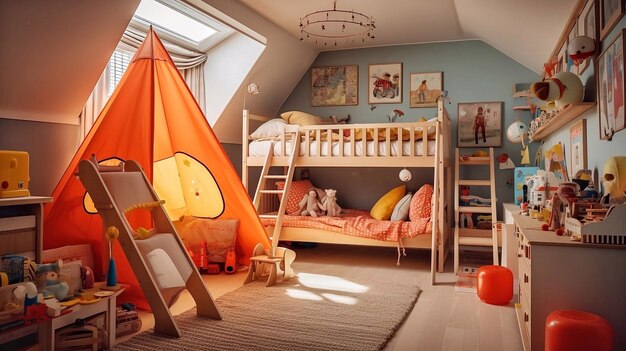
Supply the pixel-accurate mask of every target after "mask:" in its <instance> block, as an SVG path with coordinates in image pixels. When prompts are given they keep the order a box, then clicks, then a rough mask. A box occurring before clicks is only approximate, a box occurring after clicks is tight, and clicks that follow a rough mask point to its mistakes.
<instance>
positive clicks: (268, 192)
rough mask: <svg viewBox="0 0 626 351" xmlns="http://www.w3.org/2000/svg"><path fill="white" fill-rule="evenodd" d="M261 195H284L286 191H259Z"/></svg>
mask: <svg viewBox="0 0 626 351" xmlns="http://www.w3.org/2000/svg"><path fill="white" fill-rule="evenodd" d="M259 192H260V193H261V194H282V193H284V190H259Z"/></svg>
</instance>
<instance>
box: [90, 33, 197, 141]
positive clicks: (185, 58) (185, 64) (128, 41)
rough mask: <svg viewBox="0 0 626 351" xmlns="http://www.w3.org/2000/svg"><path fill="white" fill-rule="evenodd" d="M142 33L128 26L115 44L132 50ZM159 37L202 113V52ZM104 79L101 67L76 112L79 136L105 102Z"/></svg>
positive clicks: (140, 39) (143, 34)
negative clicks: (79, 126)
mask: <svg viewBox="0 0 626 351" xmlns="http://www.w3.org/2000/svg"><path fill="white" fill-rule="evenodd" d="M145 37H146V32H145V31H143V30H140V29H137V28H133V27H128V28H126V31H125V32H124V35H123V36H122V39H121V40H120V43H119V44H118V48H119V49H122V50H126V51H129V52H135V51H136V50H137V49H138V48H139V46H140V45H141V43H143V41H144V39H145ZM161 41H162V42H163V45H164V46H165V48H166V49H167V51H168V52H169V54H170V56H171V57H172V60H173V61H174V64H175V65H176V68H178V70H179V71H180V73H181V75H182V76H183V78H184V79H185V82H186V83H187V86H189V90H191V94H192V95H193V96H194V98H195V99H196V101H197V102H198V106H200V109H201V110H202V113H204V112H205V105H206V104H205V101H206V97H205V95H204V64H205V62H206V59H207V55H206V53H202V52H198V51H194V50H189V49H186V48H183V47H181V46H178V45H176V44H172V43H170V42H167V41H166V40H163V39H162V40H161ZM107 80H108V75H107V70H106V69H105V70H104V72H103V73H102V75H101V76H100V79H98V82H97V83H96V86H95V88H94V90H93V91H92V92H91V95H89V98H88V99H87V103H86V104H85V106H84V107H83V110H82V112H81V114H80V123H81V140H82V139H84V138H85V136H86V135H87V133H88V132H89V129H91V126H93V124H94V122H95V121H96V119H97V118H98V115H99V114H100V111H102V108H104V105H105V104H106V102H107Z"/></svg>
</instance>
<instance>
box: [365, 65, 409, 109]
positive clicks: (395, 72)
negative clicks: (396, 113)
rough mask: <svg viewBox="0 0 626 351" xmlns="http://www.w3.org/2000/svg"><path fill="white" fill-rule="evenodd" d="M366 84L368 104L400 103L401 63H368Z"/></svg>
mask: <svg viewBox="0 0 626 351" xmlns="http://www.w3.org/2000/svg"><path fill="white" fill-rule="evenodd" d="M367 76H368V77H369V82H368V86H367V96H368V102H369V103H370V104H399V103H402V63H383V64H372V65H369V72H368V75H367Z"/></svg>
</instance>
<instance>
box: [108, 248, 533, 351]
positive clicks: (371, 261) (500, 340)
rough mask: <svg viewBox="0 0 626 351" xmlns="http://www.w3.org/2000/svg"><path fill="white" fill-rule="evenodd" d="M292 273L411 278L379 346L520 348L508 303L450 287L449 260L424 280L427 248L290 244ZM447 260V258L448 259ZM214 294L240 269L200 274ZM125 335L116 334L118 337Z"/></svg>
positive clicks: (232, 283)
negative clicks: (411, 290) (403, 313)
mask: <svg viewBox="0 0 626 351" xmlns="http://www.w3.org/2000/svg"><path fill="white" fill-rule="evenodd" d="M296 253H297V255H298V257H297V259H296V263H295V264H294V268H295V270H296V273H300V272H303V273H310V274H323V275H333V276H340V277H341V278H344V279H348V280H349V279H358V280H363V279H364V278H367V279H377V280H379V279H380V280H389V281H392V280H394V279H409V280H414V281H415V282H416V283H417V284H418V286H420V287H421V289H422V293H421V295H420V297H419V299H418V301H417V303H416V304H415V307H414V308H413V311H412V312H411V313H410V314H409V316H408V317H407V319H406V320H405V322H404V324H403V325H402V326H401V327H400V329H399V330H398V331H397V333H396V334H395V335H394V337H393V338H392V340H391V341H390V342H389V344H388V345H387V347H386V348H385V350H388V351H391V350H394V351H403V350H411V351H414V350H506V351H516V350H522V344H521V339H520V335H519V330H518V329H517V322H516V318H515V311H514V308H513V304H512V303H511V304H509V305H508V306H492V305H488V304H484V303H482V302H481V301H480V300H479V299H478V297H477V296H476V294H475V293H468V292H460V291H455V287H454V285H455V282H456V277H455V276H454V274H453V273H452V264H451V263H452V262H448V264H447V266H446V273H440V274H438V275H437V280H438V284H437V285H435V286H431V285H430V269H429V264H430V253H429V252H428V251H420V250H407V257H404V258H403V259H402V264H401V266H400V267H397V266H396V264H395V263H396V250H395V248H372V247H355V246H333V245H319V246H318V247H316V248H309V249H296ZM448 261H452V260H451V259H450V260H448ZM204 278H205V282H206V284H207V286H208V287H209V290H210V291H211V294H212V295H213V297H214V298H217V297H219V296H221V295H223V294H225V293H226V292H229V291H232V290H234V289H237V288H238V287H240V286H241V285H242V283H243V280H244V279H245V272H239V273H237V274H234V275H225V274H223V273H222V274H220V275H205V276H204ZM192 307H193V300H191V298H190V297H189V295H188V294H187V293H183V294H181V296H180V298H179V299H178V301H176V303H175V304H174V306H172V313H174V314H178V313H181V312H184V311H186V310H188V309H190V308H192ZM141 316H142V321H143V327H142V330H145V329H148V328H151V327H152V326H153V323H154V322H153V319H152V315H151V314H149V313H142V314H141ZM125 339H127V337H126V338H122V339H120V340H119V341H123V340H125Z"/></svg>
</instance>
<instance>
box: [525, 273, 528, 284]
mask: <svg viewBox="0 0 626 351" xmlns="http://www.w3.org/2000/svg"><path fill="white" fill-rule="evenodd" d="M524 283H528V275H527V274H526V273H524Z"/></svg>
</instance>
